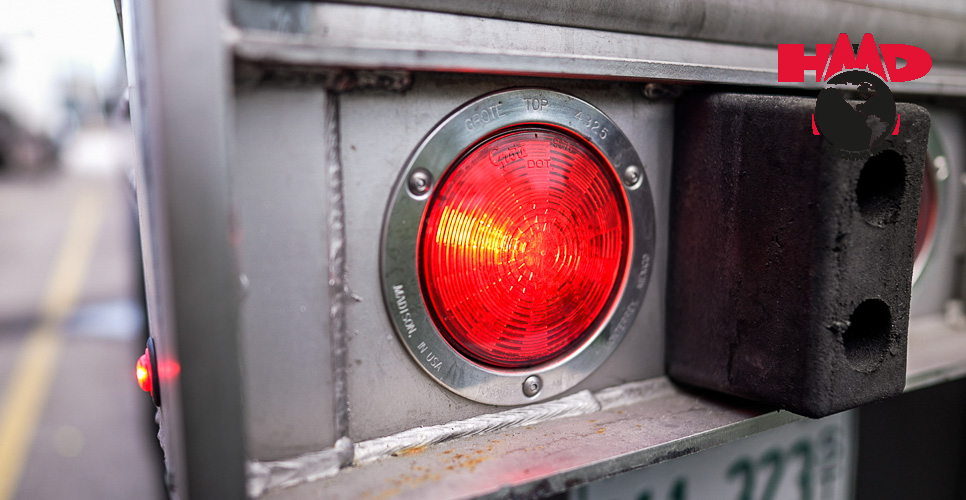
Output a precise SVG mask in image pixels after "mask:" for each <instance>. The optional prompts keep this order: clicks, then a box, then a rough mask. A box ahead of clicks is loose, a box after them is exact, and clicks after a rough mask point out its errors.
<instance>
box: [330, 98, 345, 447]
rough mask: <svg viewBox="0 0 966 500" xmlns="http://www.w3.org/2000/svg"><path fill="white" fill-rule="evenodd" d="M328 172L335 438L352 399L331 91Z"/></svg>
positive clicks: (334, 102)
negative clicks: (347, 354)
mask: <svg viewBox="0 0 966 500" xmlns="http://www.w3.org/2000/svg"><path fill="white" fill-rule="evenodd" d="M325 135H326V137H325V139H326V141H327V146H328V148H327V154H326V159H325V162H326V173H327V180H328V189H329V204H328V205H329V206H328V215H329V217H328V232H327V234H328V239H329V335H330V340H331V343H332V345H331V347H332V381H333V383H332V386H333V397H334V400H335V401H334V404H335V422H334V423H335V435H336V436H337V438H343V437H346V436H348V434H349V417H348V413H349V400H348V390H347V387H346V322H345V304H346V297H347V295H348V294H347V293H346V280H345V252H346V248H345V244H346V233H345V202H344V199H343V197H344V194H343V190H342V151H341V149H340V141H341V137H340V134H339V97H338V96H337V95H336V94H334V93H332V92H329V93H327V94H326V99H325Z"/></svg>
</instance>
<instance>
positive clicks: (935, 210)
mask: <svg viewBox="0 0 966 500" xmlns="http://www.w3.org/2000/svg"><path fill="white" fill-rule="evenodd" d="M943 161H945V159H943ZM933 172H935V167H934V166H933V158H932V155H929V156H928V157H927V158H926V166H925V172H923V174H922V194H921V196H920V198H919V224H918V226H917V227H916V250H915V252H916V253H915V255H916V260H917V264H919V265H920V266H921V264H920V263H919V262H918V261H919V260H920V256H922V257H925V253H926V251H927V249H928V247H929V245H930V244H931V243H932V239H933V235H934V233H935V230H936V221H937V219H938V216H939V193H938V192H937V191H938V189H937V186H936V179H935V177H934V175H935V174H934V173H933Z"/></svg>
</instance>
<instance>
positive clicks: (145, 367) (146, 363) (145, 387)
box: [134, 349, 153, 392]
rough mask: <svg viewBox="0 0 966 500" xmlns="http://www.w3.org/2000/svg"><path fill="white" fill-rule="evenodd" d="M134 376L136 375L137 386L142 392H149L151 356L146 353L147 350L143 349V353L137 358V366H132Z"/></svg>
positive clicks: (150, 385)
mask: <svg viewBox="0 0 966 500" xmlns="http://www.w3.org/2000/svg"><path fill="white" fill-rule="evenodd" d="M134 376H135V377H137V380H138V387H140V388H141V390H142V391H144V392H151V390H152V389H151V388H152V384H153V381H152V377H151V358H150V355H149V354H148V350H147V349H145V350H144V354H142V355H141V357H140V358H138V363H137V366H136V367H135V368H134Z"/></svg>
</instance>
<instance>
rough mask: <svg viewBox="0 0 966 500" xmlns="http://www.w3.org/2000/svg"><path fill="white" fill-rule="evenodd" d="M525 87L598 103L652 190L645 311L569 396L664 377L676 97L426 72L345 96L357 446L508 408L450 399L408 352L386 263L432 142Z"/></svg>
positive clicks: (610, 86) (350, 362)
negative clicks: (446, 127)
mask: <svg viewBox="0 0 966 500" xmlns="http://www.w3.org/2000/svg"><path fill="white" fill-rule="evenodd" d="M516 86H528V87H530V86H536V87H545V88H552V89H555V90H559V91H562V92H568V93H572V94H574V95H576V96H577V97H580V98H582V99H585V100H587V101H588V102H590V103H592V104H594V105H595V106H597V107H599V108H600V109H601V110H602V111H603V112H604V113H605V114H607V115H608V116H610V118H611V119H613V120H614V121H615V122H616V123H617V124H618V126H620V128H621V129H622V130H623V131H624V133H625V134H627V135H628V137H629V139H630V141H631V142H632V143H633V144H634V147H635V149H637V152H638V154H639V155H640V156H641V159H642V161H643V162H644V167H645V172H646V175H647V176H648V181H649V182H650V184H651V186H652V190H653V194H654V205H655V216H656V220H657V227H656V233H657V242H658V244H657V245H656V252H655V261H654V262H655V265H654V274H653V276H652V280H651V283H650V284H649V286H648V290H647V295H646V297H645V299H644V304H643V306H642V310H641V311H640V313H639V314H638V316H637V319H636V321H635V323H634V325H633V326H632V328H631V330H630V331H629V332H628V334H627V336H626V337H625V338H624V340H623V342H622V344H621V347H620V348H619V349H618V350H617V351H616V352H615V353H614V354H612V356H611V357H610V359H608V360H607V361H606V362H605V363H604V365H602V366H601V367H600V368H599V369H598V370H597V371H596V372H595V373H594V374H593V375H591V376H590V377H588V379H587V380H585V381H584V382H583V383H581V384H578V385H577V386H576V387H575V388H573V389H572V390H571V391H568V392H567V394H571V393H573V392H577V391H580V390H583V389H600V388H603V387H607V386H612V385H616V384H619V383H622V382H627V381H631V380H643V379H646V378H650V377H655V376H658V375H661V373H662V372H663V362H664V361H663V352H662V351H663V349H664V310H663V307H664V301H663V296H664V286H665V275H664V268H665V266H664V265H663V263H664V262H665V261H666V258H667V255H666V241H667V218H668V217H667V203H668V199H667V195H668V192H669V184H668V183H669V182H670V159H671V156H670V155H671V142H672V133H673V130H672V128H673V116H672V114H673V108H672V105H671V103H670V102H669V101H649V100H647V99H646V98H645V97H644V96H643V95H642V92H641V90H642V88H643V87H642V86H640V85H636V84H615V83H588V84H574V83H573V82H561V81H547V80H526V79H518V78H517V79H514V78H502V77H496V78H494V77H481V76H476V77H473V78H471V79H467V78H460V77H455V76H452V75H435V74H417V75H416V77H415V83H414V85H413V87H412V88H411V89H410V90H407V91H405V92H402V93H399V92H388V91H379V90H372V91H359V92H350V93H346V94H342V95H341V96H340V97H339V99H340V109H341V125H342V126H341V129H342V130H341V132H342V147H341V149H342V158H343V164H344V176H345V203H346V235H347V242H346V245H347V250H348V251H347V254H346V258H347V261H346V266H347V284H348V287H349V290H350V296H351V297H352V298H351V299H350V300H349V301H348V303H349V305H348V307H347V311H346V314H347V317H346V321H347V326H348V358H347V376H348V390H349V393H348V402H349V422H350V429H351V432H350V436H351V437H352V439H353V440H355V441H358V440H364V439H371V438H374V437H379V436H384V435H387V434H391V433H394V432H398V431H401V430H404V429H408V428H411V427H414V426H418V425H431V424H437V423H443V422H448V421H451V420H456V419H461V418H466V417H469V416H472V415H477V414H480V413H488V412H492V411H497V410H499V409H500V408H499V407H493V406H488V405H483V404H479V403H474V402H472V401H469V400H466V399H463V398H462V397H459V396H456V395H454V394H452V393H451V392H450V391H448V390H447V389H445V388H443V387H442V386H440V385H439V384H437V383H436V382H435V381H433V380H432V379H431V378H430V377H428V376H427V375H426V374H425V373H423V372H422V370H421V369H420V368H419V367H418V366H417V365H416V364H415V363H414V362H413V360H412V359H410V357H409V355H408V353H407V352H406V350H405V349H404V348H403V346H402V344H401V343H400V341H399V339H398V338H397V336H396V334H395V331H394V330H393V327H392V325H391V323H390V321H389V316H388V314H387V312H386V305H385V303H384V301H383V298H382V295H383V293H382V286H383V285H382V282H381V277H380V275H379V267H378V262H379V261H380V257H379V256H380V252H381V241H380V238H381V234H382V227H383V223H384V218H385V214H386V210H387V208H388V203H389V198H390V197H391V195H392V189H393V186H394V184H395V182H396V180H397V178H398V176H399V174H400V172H401V171H402V169H403V167H404V165H405V162H406V160H407V159H408V157H409V155H410V154H411V153H412V151H413V150H414V149H415V148H416V146H417V145H418V144H419V142H420V141H421V140H422V138H423V137H424V136H425V135H426V134H427V133H428V132H429V131H431V130H432V129H433V127H434V126H435V125H436V123H437V122H439V121H440V120H441V119H442V118H444V117H445V116H446V115H447V114H448V113H449V112H451V111H452V110H453V109H456V108H457V107H459V106H460V105H462V104H463V103H465V102H467V101H469V100H471V99H474V98H476V97H478V96H480V95H482V94H486V93H488V92H492V91H495V90H500V89H504V88H508V87H516Z"/></svg>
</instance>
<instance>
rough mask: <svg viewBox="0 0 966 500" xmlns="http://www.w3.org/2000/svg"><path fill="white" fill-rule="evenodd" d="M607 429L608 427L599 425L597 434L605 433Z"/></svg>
mask: <svg viewBox="0 0 966 500" xmlns="http://www.w3.org/2000/svg"><path fill="white" fill-rule="evenodd" d="M606 430H607V429H606V428H604V427H598V428H597V434H603V433H604V431H606Z"/></svg>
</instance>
